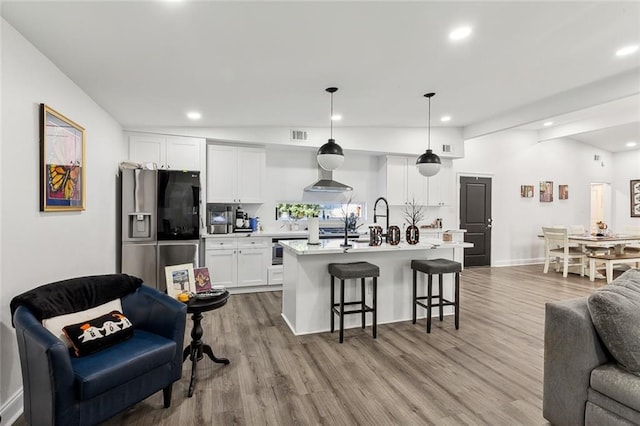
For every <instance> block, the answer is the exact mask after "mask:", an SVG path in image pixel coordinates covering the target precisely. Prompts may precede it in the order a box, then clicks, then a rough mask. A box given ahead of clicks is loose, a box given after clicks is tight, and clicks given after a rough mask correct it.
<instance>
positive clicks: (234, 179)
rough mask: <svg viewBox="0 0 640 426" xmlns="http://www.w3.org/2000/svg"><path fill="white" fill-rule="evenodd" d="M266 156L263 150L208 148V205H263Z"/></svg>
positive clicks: (227, 146)
mask: <svg viewBox="0 0 640 426" xmlns="http://www.w3.org/2000/svg"><path fill="white" fill-rule="evenodd" d="M265 169H266V153H265V150H264V149H262V148H249V147H238V146H230V145H208V146H207V202H208V203H262V202H263V192H264V191H263V188H264V180H265Z"/></svg>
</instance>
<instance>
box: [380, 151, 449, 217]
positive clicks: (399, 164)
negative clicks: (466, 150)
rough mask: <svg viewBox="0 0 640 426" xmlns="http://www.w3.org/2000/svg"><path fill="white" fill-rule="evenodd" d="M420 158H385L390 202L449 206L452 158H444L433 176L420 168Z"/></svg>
mask: <svg viewBox="0 0 640 426" xmlns="http://www.w3.org/2000/svg"><path fill="white" fill-rule="evenodd" d="M416 159H417V157H416V158H414V157H397V156H386V157H384V158H383V160H382V161H383V166H382V174H383V176H384V181H383V182H382V184H383V186H385V187H386V198H387V201H388V202H389V204H390V205H396V206H397V205H403V204H405V203H407V202H411V201H412V200H415V201H416V203H418V204H422V205H426V206H447V205H450V204H451V200H452V193H451V191H452V187H453V185H452V176H453V172H452V165H451V160H449V159H446V158H441V160H442V167H441V168H440V171H439V172H438V174H436V175H435V176H432V177H429V178H427V177H425V176H422V175H421V174H420V173H419V172H418V168H417V167H416Z"/></svg>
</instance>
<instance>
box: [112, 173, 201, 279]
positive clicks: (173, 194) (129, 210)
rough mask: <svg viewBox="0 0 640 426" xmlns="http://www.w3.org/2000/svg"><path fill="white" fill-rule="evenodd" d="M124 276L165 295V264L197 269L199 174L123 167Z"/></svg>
mask: <svg viewBox="0 0 640 426" xmlns="http://www.w3.org/2000/svg"><path fill="white" fill-rule="evenodd" d="M121 182H122V192H121V193H122V200H121V209H122V219H121V220H122V262H121V264H122V272H123V273H125V274H129V275H134V276H137V277H140V278H142V280H143V281H144V283H145V284H146V285H148V286H150V287H155V288H157V289H158V290H160V291H166V288H167V284H166V279H165V273H164V268H165V266H171V265H178V264H183V263H193V265H194V267H197V266H198V256H199V255H198V248H199V245H200V240H199V238H200V236H199V235H200V172H193V171H178V170H142V169H123V170H122V171H121Z"/></svg>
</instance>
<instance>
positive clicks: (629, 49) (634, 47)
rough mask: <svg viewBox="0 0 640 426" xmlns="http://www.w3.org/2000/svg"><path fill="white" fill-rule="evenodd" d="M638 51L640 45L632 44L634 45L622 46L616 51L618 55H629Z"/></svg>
mask: <svg viewBox="0 0 640 426" xmlns="http://www.w3.org/2000/svg"><path fill="white" fill-rule="evenodd" d="M637 51H638V45H637V44H632V45H629V46H625V47H621V48H620V49H618V50H617V51H616V56H627V55H631V54H632V53H635V52H637Z"/></svg>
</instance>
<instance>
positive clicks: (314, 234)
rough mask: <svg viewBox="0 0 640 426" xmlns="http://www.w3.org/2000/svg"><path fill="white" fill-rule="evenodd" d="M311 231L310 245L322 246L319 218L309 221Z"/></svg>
mask: <svg viewBox="0 0 640 426" xmlns="http://www.w3.org/2000/svg"><path fill="white" fill-rule="evenodd" d="M307 228H308V229H309V244H320V220H319V219H318V218H317V217H310V218H309V219H307Z"/></svg>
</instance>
